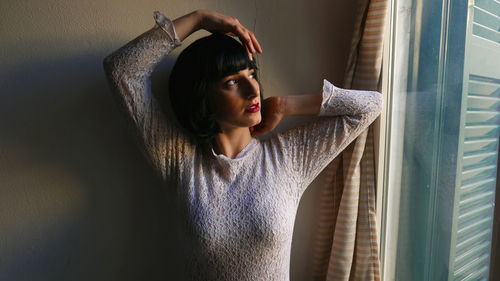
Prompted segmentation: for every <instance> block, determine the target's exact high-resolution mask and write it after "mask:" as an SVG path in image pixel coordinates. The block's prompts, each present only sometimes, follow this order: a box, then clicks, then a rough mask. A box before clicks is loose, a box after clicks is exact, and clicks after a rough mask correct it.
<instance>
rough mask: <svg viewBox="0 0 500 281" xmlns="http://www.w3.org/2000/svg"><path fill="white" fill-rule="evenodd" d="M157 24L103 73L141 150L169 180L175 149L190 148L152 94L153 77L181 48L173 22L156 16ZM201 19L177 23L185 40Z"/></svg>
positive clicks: (123, 50) (118, 54)
mask: <svg viewBox="0 0 500 281" xmlns="http://www.w3.org/2000/svg"><path fill="white" fill-rule="evenodd" d="M154 19H155V21H156V24H155V26H154V27H153V28H151V29H150V30H148V31H146V32H144V33H143V34H141V35H139V36H138V37H137V38H135V39H133V40H132V41H130V42H128V43H127V44H126V45H124V46H123V47H121V48H119V49H118V50H116V51H114V52H113V53H111V54H110V55H108V56H107V57H106V58H105V59H104V70H105V72H106V76H107V78H108V81H109V83H110V84H111V86H112V90H113V93H114V94H115V97H116V98H117V100H118V102H119V103H120V105H121V108H122V109H123V110H124V111H125V112H126V114H127V115H128V116H129V117H130V119H131V121H132V124H133V125H134V126H133V127H135V131H136V132H137V135H138V136H139V139H140V141H141V142H142V144H141V149H142V150H143V153H144V154H145V155H146V157H147V158H148V160H149V161H150V163H151V164H152V165H153V167H154V168H155V170H156V171H157V172H159V173H160V175H161V176H162V178H163V179H165V178H166V176H167V167H170V166H171V165H172V164H173V163H172V161H173V160H172V159H174V154H175V153H177V152H179V151H182V150H181V149H179V150H174V149H173V146H174V145H181V146H183V145H184V146H188V145H189V144H188V142H187V139H186V136H185V135H184V134H183V132H182V131H180V130H179V129H178V128H176V127H175V125H174V124H171V122H169V121H168V120H167V119H166V117H165V115H164V114H163V112H162V111H161V109H160V106H159V104H158V103H157V101H156V100H155V98H154V97H153V94H152V92H151V83H150V75H151V73H152V72H153V69H154V68H155V66H156V65H157V64H158V63H159V62H160V61H161V59H162V58H164V57H165V56H166V55H168V53H170V51H171V50H172V49H174V48H175V47H177V46H179V45H180V44H181V38H179V37H178V34H177V33H176V29H175V26H174V25H173V24H172V22H171V21H170V19H168V18H166V17H165V16H164V15H162V14H161V13H159V12H155V13H154ZM199 21H200V20H199V15H198V14H197V13H196V12H193V13H190V14H188V15H186V16H184V17H181V18H179V19H178V26H179V27H180V30H181V31H182V37H183V38H182V39H184V38H185V37H186V36H188V35H189V34H190V33H192V32H194V31H196V29H197V28H198V25H197V24H198V22H199Z"/></svg>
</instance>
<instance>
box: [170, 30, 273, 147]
mask: <svg viewBox="0 0 500 281" xmlns="http://www.w3.org/2000/svg"><path fill="white" fill-rule="evenodd" d="M247 68H249V69H253V70H255V73H254V77H255V79H256V80H257V82H258V83H259V87H260V101H261V103H260V104H262V101H263V95H262V93H263V92H262V86H261V84H260V81H259V79H258V76H257V70H258V68H257V64H256V63H255V61H251V60H250V59H249V58H248V55H247V52H246V49H245V47H244V46H243V45H242V44H241V43H240V42H238V41H237V40H236V39H234V38H232V37H230V36H227V35H225V34H222V33H213V34H211V35H209V36H206V37H202V38H200V39H198V40H196V41H194V42H193V43H192V44H191V45H189V46H188V47H186V48H185V49H184V50H183V51H182V52H181V54H180V55H179V57H178V58H177V61H176V62H175V65H174V67H173V69H172V72H171V74H170V78H169V89H168V90H169V97H170V103H171V105H172V109H173V111H174V113H175V117H176V118H177V121H178V122H179V124H180V125H181V126H182V127H183V128H184V129H186V130H187V131H188V132H189V133H191V134H192V135H193V136H194V137H196V139H197V140H198V141H202V142H208V141H210V140H212V139H213V137H214V136H215V135H217V134H218V133H220V132H221V130H220V127H219V125H218V124H217V122H216V120H215V115H214V112H212V111H211V109H210V107H209V100H208V97H209V95H210V94H211V91H212V87H213V85H214V83H215V82H217V81H219V80H220V79H222V78H224V77H226V76H228V75H232V74H235V73H237V72H239V71H240V70H243V69H247Z"/></svg>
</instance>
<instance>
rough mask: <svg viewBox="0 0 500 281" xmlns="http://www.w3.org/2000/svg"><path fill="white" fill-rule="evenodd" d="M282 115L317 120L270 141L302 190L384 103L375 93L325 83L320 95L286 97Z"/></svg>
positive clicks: (357, 133) (368, 123) (377, 113)
mask: <svg viewBox="0 0 500 281" xmlns="http://www.w3.org/2000/svg"><path fill="white" fill-rule="evenodd" d="M283 104H284V106H285V109H284V110H283V111H284V113H285V115H294V114H299V115H305V114H312V115H317V116H318V117H317V118H316V119H315V120H313V121H311V122H308V123H306V124H304V125H301V126H298V127H296V128H293V129H290V130H287V131H284V132H282V133H279V134H277V135H276V136H274V137H273V138H271V139H270V144H271V145H277V146H280V147H282V148H283V149H282V150H283V151H284V155H283V158H284V159H286V160H285V161H286V163H284V164H285V165H286V166H287V167H289V168H290V169H291V171H292V174H293V175H294V176H296V177H297V179H298V180H299V181H301V182H302V187H303V189H301V190H299V191H298V195H301V194H302V192H303V191H304V189H305V188H306V187H307V186H308V185H309V184H310V183H311V182H312V181H313V180H314V178H315V177H316V176H318V174H319V173H320V172H321V171H322V170H323V169H324V168H325V167H326V166H327V165H328V163H330V162H331V161H332V160H333V159H334V158H335V157H336V156H337V155H338V154H339V153H340V152H342V150H344V149H345V148H346V147H347V146H348V145H349V144H350V143H351V142H352V141H353V140H354V139H355V138H356V137H358V136H359V135H360V134H361V133H362V132H363V131H364V130H365V129H367V128H368V126H369V125H370V124H371V123H372V122H373V121H374V120H375V119H376V118H377V117H378V116H379V114H380V112H381V110H382V105H383V100H382V95H381V94H380V93H378V92H375V91H360V90H349V89H341V88H338V87H335V86H334V85H333V84H331V83H330V82H328V81H327V80H324V81H323V89H322V92H321V93H319V94H313V95H304V96H293V97H285V100H284V101H283Z"/></svg>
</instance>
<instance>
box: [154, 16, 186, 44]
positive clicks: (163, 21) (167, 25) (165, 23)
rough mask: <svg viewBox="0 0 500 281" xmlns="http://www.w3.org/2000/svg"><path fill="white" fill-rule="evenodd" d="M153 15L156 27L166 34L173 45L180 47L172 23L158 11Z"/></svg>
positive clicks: (179, 41)
mask: <svg viewBox="0 0 500 281" xmlns="http://www.w3.org/2000/svg"><path fill="white" fill-rule="evenodd" d="M153 15H154V16H153V17H154V19H155V21H156V24H158V26H159V27H160V28H161V29H163V30H164V31H165V32H166V33H167V35H168V37H170V39H171V40H172V42H173V43H174V45H175V46H179V45H181V40H179V36H177V32H176V31H175V27H174V24H173V23H172V21H171V20H170V19H169V18H167V17H166V16H165V15H164V14H162V13H160V12H159V11H155V12H154V13H153Z"/></svg>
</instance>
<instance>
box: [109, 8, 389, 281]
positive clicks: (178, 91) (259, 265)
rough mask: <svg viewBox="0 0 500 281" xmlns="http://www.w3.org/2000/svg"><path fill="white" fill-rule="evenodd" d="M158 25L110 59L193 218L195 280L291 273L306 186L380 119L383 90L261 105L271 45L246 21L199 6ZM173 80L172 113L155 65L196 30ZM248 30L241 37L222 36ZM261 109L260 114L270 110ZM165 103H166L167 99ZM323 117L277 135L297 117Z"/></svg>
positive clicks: (131, 112)
mask: <svg viewBox="0 0 500 281" xmlns="http://www.w3.org/2000/svg"><path fill="white" fill-rule="evenodd" d="M155 20H156V25H155V27H153V28H152V29H150V30H148V31H146V32H145V33H143V34H142V35H140V36H139V37H137V38H136V39H134V40H132V41H131V42H129V43H128V44H126V45H125V46H123V47H122V48H120V49H118V50H117V51H115V52H114V53H112V54H111V55H109V56H108V57H106V58H105V60H104V66H105V70H106V74H107V76H108V79H109V81H110V83H111V84H112V86H113V89H114V93H115V94H116V97H117V98H118V100H119V101H120V102H121V103H122V105H123V108H124V109H125V110H126V111H127V113H128V116H130V117H131V118H132V122H133V124H134V125H135V127H136V128H137V132H138V134H139V136H140V138H141V140H142V141H143V145H142V147H143V148H144V151H145V153H146V155H147V157H148V159H149V160H150V161H151V163H152V164H153V166H154V168H155V169H156V170H157V171H158V172H159V173H160V175H161V176H162V178H163V179H164V180H165V182H166V183H167V184H168V186H169V190H170V191H171V192H172V196H174V197H175V199H176V200H175V202H176V204H177V208H178V210H179V215H180V216H182V218H183V221H185V225H184V228H183V234H184V239H186V246H187V249H186V250H187V251H188V252H187V257H188V258H187V260H186V271H185V272H186V274H187V276H186V279H187V280H252V281H254V280H266V281H268V280H288V279H289V263H290V249H291V242H292V232H293V224H294V220H295V214H296V211H297V207H298V204H299V201H300V198H301V196H302V194H303V192H304V190H305V188H306V187H307V186H308V185H309V184H310V183H311V182H312V180H313V179H314V178H315V177H316V176H317V175H318V174H319V173H320V172H321V170H323V169H324V168H325V167H326V165H327V164H328V163H329V162H331V161H332V160H333V159H334V158H335V156H337V155H338V154H339V153H340V152H341V151H342V150H343V149H344V148H345V147H346V146H347V145H348V144H349V143H350V142H351V141H353V140H354V139H355V138H356V137H357V136H358V135H359V134H360V133H361V132H362V131H364V130H365V129H366V128H367V127H368V126H369V125H370V124H371V123H372V122H373V121H374V120H375V118H376V117H377V116H378V115H379V113H380V111H381V107H382V98H381V95H380V94H379V93H377V92H373V91H355V90H345V89H340V88H337V87H335V86H333V85H332V84H331V83H330V82H328V81H327V80H324V81H323V88H322V91H321V92H319V93H317V94H313V95H302V96H281V97H270V98H267V99H265V100H264V101H263V102H262V90H261V87H260V83H259V81H258V80H257V76H256V71H257V67H256V65H255V62H253V60H252V55H253V54H255V53H256V52H259V53H262V49H261V47H260V45H259V43H258V41H257V39H256V38H255V36H254V35H253V33H252V32H250V31H248V30H247V29H246V28H245V27H244V26H242V25H241V24H240V23H239V22H238V21H237V20H236V19H234V18H231V17H228V16H224V15H221V14H218V13H216V12H213V11H206V10H198V11H194V12H192V13H190V14H187V15H185V16H182V17H180V18H178V19H176V20H174V21H173V22H172V21H170V20H169V19H168V18H166V17H165V16H164V15H162V14H161V13H159V12H155ZM198 29H206V30H208V31H211V32H214V34H212V35H210V36H207V37H204V38H201V39H199V40H197V41H195V42H194V43H193V44H191V45H190V46H188V47H187V48H186V49H185V50H184V51H183V52H182V53H181V54H180V56H179V58H178V59H177V62H176V64H175V66H174V68H173V70H172V74H171V79H170V85H169V90H170V99H171V107H172V108H173V111H174V113H175V116H176V117H177V121H178V122H179V124H180V126H179V125H177V124H175V123H174V122H172V121H169V120H168V119H166V118H165V116H164V115H163V112H162V110H161V109H160V106H159V105H158V103H157V102H156V101H155V99H154V98H153V96H152V93H151V90H150V82H149V76H150V74H151V72H152V71H153V68H154V66H155V65H156V64H157V63H158V62H159V61H160V60H161V59H162V58H163V57H164V56H165V55H167V54H168V53H169V52H170V51H171V50H172V49H173V48H175V47H177V46H178V45H180V44H181V41H182V40H184V38H186V37H187V36H189V35H190V34H191V33H193V32H195V31H196V30H198ZM224 34H231V35H235V36H238V37H239V38H240V40H241V41H242V42H243V45H242V44H240V43H238V42H237V41H236V40H234V39H233V38H231V37H229V36H227V35H224ZM261 105H262V112H261V110H260V109H261ZM163 108H168V107H167V106H165V107H163ZM297 114H301V115H304V114H309V115H318V116H319V117H318V118H316V119H314V120H313V121H312V122H309V123H307V124H305V125H302V126H298V127H296V128H293V129H290V130H287V131H285V132H282V133H279V134H276V135H275V136H273V137H271V138H268V139H267V140H260V139H257V138H254V136H261V135H264V134H266V133H268V132H270V131H271V130H273V129H274V128H275V127H276V125H277V124H278V123H279V122H280V121H281V119H282V118H283V117H285V116H288V115H297Z"/></svg>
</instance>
